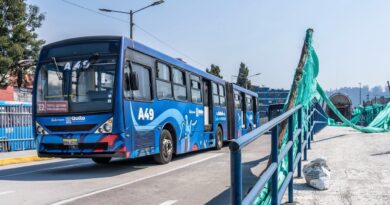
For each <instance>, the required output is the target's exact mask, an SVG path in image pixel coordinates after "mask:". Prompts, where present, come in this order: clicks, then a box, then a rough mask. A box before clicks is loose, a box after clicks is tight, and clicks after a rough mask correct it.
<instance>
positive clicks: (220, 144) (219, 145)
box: [215, 126, 223, 150]
mask: <svg viewBox="0 0 390 205" xmlns="http://www.w3.org/2000/svg"><path fill="white" fill-rule="evenodd" d="M222 138H223V132H222V129H221V127H220V126H218V127H217V134H216V136H215V140H216V142H215V149H216V150H220V149H222V147H223V139H222Z"/></svg>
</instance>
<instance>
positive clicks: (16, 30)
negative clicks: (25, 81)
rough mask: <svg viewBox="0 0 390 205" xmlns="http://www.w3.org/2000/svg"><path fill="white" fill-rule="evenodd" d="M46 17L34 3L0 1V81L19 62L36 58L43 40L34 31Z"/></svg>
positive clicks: (16, 66) (0, 81)
mask: <svg viewBox="0 0 390 205" xmlns="http://www.w3.org/2000/svg"><path fill="white" fill-rule="evenodd" d="M44 19H45V16H44V15H43V14H41V13H40V12H39V8H38V7H37V6H35V5H28V4H27V3H26V2H25V1H24V0H0V84H1V85H6V84H7V82H6V81H7V80H6V78H7V75H8V74H9V73H10V72H12V71H13V70H15V69H18V67H19V65H18V62H19V61H20V60H25V59H36V58H37V55H38V52H39V49H40V47H41V46H42V45H43V44H44V43H45V42H44V41H43V40H40V39H38V34H37V33H36V32H35V30H36V29H37V28H39V27H40V26H41V25H42V21H43V20H44Z"/></svg>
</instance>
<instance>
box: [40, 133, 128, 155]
mask: <svg viewBox="0 0 390 205" xmlns="http://www.w3.org/2000/svg"><path fill="white" fill-rule="evenodd" d="M38 139H39V140H38V147H37V151H38V156H39V157H60V158H92V157H122V158H126V157H128V155H129V153H128V152H127V149H126V144H125V141H124V138H123V137H122V136H121V135H115V134H67V135H43V136H38ZM64 139H72V140H75V141H77V143H76V144H74V145H73V144H72V145H69V144H65V140H64Z"/></svg>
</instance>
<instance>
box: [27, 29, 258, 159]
mask: <svg viewBox="0 0 390 205" xmlns="http://www.w3.org/2000/svg"><path fill="white" fill-rule="evenodd" d="M35 79H36V80H35V84H34V90H33V122H34V124H35V126H34V133H35V137H36V139H37V145H38V146H37V151H38V155H39V156H41V157H62V158H69V157H70V158H81V157H85V158H92V159H93V160H94V161H95V162H96V163H108V162H109V161H110V159H111V158H112V157H121V158H137V157H142V156H148V155H153V156H154V159H155V160H156V161H157V162H158V163H161V164H165V163H168V162H169V161H171V159H172V156H173V155H174V154H182V153H187V152H191V151H196V150H201V149H207V148H216V149H221V147H222V146H223V142H224V141H227V140H230V139H233V138H237V137H239V136H241V135H242V134H244V133H246V132H249V131H250V130H251V129H253V128H255V127H257V126H259V122H260V121H259V112H258V106H257V94H256V93H254V92H251V91H249V90H246V89H244V88H241V87H239V86H237V85H234V84H232V83H229V82H226V81H224V80H222V79H220V78H218V77H215V76H214V75H211V74H209V73H206V72H204V71H202V70H199V69H197V68H194V67H192V66H190V65H188V64H187V63H185V62H183V61H181V60H179V59H176V58H172V57H169V56H167V55H165V54H163V53H161V52H158V51H156V50H153V49H151V48H149V47H147V46H145V45H142V44H140V43H138V42H135V41H131V40H130V39H128V38H124V37H116V36H98V37H82V38H74V39H68V40H64V41H59V42H55V43H52V44H49V45H45V46H44V47H43V48H42V50H41V53H40V56H39V60H38V64H37V70H36V76H35Z"/></svg>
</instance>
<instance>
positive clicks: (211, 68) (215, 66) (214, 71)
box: [206, 64, 223, 78]
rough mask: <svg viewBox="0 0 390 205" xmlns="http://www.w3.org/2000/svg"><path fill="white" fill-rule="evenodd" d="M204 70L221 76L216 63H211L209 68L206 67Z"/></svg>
mask: <svg viewBox="0 0 390 205" xmlns="http://www.w3.org/2000/svg"><path fill="white" fill-rule="evenodd" d="M206 72H208V73H211V74H213V75H215V76H217V77H219V78H223V77H222V75H221V69H220V68H219V66H218V65H214V64H211V66H210V69H208V68H206Z"/></svg>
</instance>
